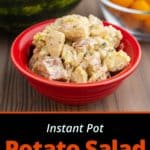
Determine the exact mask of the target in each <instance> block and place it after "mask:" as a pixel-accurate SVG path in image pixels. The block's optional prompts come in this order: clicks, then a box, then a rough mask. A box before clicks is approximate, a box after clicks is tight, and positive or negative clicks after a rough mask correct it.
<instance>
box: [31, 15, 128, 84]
mask: <svg viewBox="0 0 150 150" xmlns="http://www.w3.org/2000/svg"><path fill="white" fill-rule="evenodd" d="M122 38H123V37H122V34H121V32H120V31H119V30H117V29H115V28H114V27H113V26H111V25H109V26H104V25H103V22H102V21H101V20H100V19H99V18H97V17H95V16H93V15H89V17H84V16H81V15H77V14H73V15H67V16H64V17H61V18H58V19H56V20H55V22H54V23H52V24H49V25H48V26H46V27H45V28H44V29H43V30H42V31H41V32H38V33H36V34H35V35H34V36H33V41H32V44H33V46H34V49H33V54H32V56H31V58H30V60H29V67H30V69H31V70H32V71H33V72H34V73H36V74H38V75H40V76H42V77H44V78H46V79H48V80H57V81H62V82H71V83H87V82H96V81H101V80H106V79H107V78H110V77H111V76H112V75H114V74H115V73H118V72H119V71H121V70H122V69H124V68H125V67H126V66H127V65H128V64H129V62H130V57H129V56H128V55H127V53H126V52H125V51H124V50H123V48H120V49H119V48H118V47H119V45H120V42H121V40H122Z"/></svg>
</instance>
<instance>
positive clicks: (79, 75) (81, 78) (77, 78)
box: [71, 66, 88, 83]
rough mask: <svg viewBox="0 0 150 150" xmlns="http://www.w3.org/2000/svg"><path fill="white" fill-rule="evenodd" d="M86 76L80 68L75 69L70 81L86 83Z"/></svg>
mask: <svg viewBox="0 0 150 150" xmlns="http://www.w3.org/2000/svg"><path fill="white" fill-rule="evenodd" d="M87 80H88V74H87V73H86V71H85V70H84V69H83V68H82V67H80V66H79V67H77V68H76V69H75V71H74V72H73V73H72V75H71V81H72V82H75V83H86V82H87Z"/></svg>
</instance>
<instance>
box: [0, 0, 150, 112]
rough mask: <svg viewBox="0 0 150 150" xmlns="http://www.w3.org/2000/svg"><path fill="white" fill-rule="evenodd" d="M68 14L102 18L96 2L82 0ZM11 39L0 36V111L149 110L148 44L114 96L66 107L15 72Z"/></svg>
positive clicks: (149, 53)
mask: <svg viewBox="0 0 150 150" xmlns="http://www.w3.org/2000/svg"><path fill="white" fill-rule="evenodd" d="M71 13H79V14H81V15H88V14H94V15H96V16H98V17H101V12H100V10H99V5H98V3H97V2H96V1H95V0H83V1H82V2H81V3H80V4H79V5H78V6H77V7H76V8H75V9H74V10H73V11H72V12H71ZM13 38H14V36H13V35H11V34H4V33H0V111H104V112H107V111H115V112H118V111H150V69H149V68H150V66H149V65H150V43H148V42H147V43H141V47H142V52H143V53H142V60H141V63H140V65H139V67H138V69H137V70H136V71H135V72H134V73H133V74H132V75H131V76H130V77H129V78H128V79H126V80H125V81H124V82H123V83H122V85H121V86H120V87H119V88H118V90H117V91H116V92H115V93H114V94H112V95H110V96H108V97H106V98H105V99H103V100H99V101H97V102H95V103H92V104H89V105H85V106H65V105H63V104H59V103H56V102H54V101H51V100H49V99H47V98H46V97H44V96H41V95H40V94H39V93H37V92H36V91H35V90H34V89H32V88H31V86H30V85H29V84H28V82H27V81H26V80H25V79H24V78H23V76H22V75H20V74H19V73H18V71H16V69H15V68H14V66H13V64H12V62H11V59H10V46H11V43H12V40H13Z"/></svg>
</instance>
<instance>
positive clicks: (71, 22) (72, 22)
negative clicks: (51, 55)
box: [56, 15, 89, 41]
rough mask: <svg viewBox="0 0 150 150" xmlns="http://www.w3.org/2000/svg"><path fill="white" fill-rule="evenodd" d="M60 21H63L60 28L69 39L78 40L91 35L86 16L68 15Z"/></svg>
mask: <svg viewBox="0 0 150 150" xmlns="http://www.w3.org/2000/svg"><path fill="white" fill-rule="evenodd" d="M58 21H59V22H61V23H59V24H61V25H59V27H58V30H59V31H60V32H63V33H64V34H65V36H66V38H67V39H68V40H71V41H76V40H78V39H81V38H86V37H88V35H89V21H88V19H87V18H86V17H83V16H80V15H68V16H64V17H63V18H61V20H58ZM56 24H57V23H56Z"/></svg>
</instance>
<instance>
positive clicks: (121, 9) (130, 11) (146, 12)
mask: <svg viewBox="0 0 150 150" xmlns="http://www.w3.org/2000/svg"><path fill="white" fill-rule="evenodd" d="M99 1H101V2H102V4H103V5H106V6H109V7H111V8H114V9H117V10H119V11H122V12H126V13H131V14H141V15H150V11H142V10H136V9H131V8H126V7H123V6H120V5H117V4H115V3H113V2H111V1H110V0H99Z"/></svg>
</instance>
